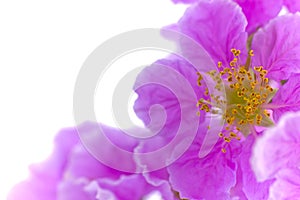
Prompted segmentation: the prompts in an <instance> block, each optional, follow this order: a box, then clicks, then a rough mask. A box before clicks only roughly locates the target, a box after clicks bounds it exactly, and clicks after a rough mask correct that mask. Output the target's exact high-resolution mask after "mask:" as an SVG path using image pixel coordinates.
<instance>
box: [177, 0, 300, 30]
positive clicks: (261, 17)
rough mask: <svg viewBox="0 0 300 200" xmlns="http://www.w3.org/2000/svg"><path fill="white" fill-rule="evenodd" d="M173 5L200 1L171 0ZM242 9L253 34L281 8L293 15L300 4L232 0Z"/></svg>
mask: <svg viewBox="0 0 300 200" xmlns="http://www.w3.org/2000/svg"><path fill="white" fill-rule="evenodd" d="M172 1H173V2H174V3H186V4H191V3H196V2H200V1H201V0H172ZM202 1H203V0H202ZM233 1H235V2H236V3H238V4H239V6H240V7H241V8H242V10H243V13H244V15H245V16H246V18H247V21H248V25H247V28H246V30H247V32H249V33H253V32H255V31H256V30H257V29H258V28H260V27H262V26H264V25H265V24H267V23H268V22H269V21H270V20H271V19H273V18H275V17H276V16H277V15H278V14H279V12H280V11H281V9H282V8H283V6H286V7H287V8H288V10H289V11H290V12H292V13H295V12H297V11H299V10H300V2H299V1H297V0H233ZM258 13H259V14H258Z"/></svg>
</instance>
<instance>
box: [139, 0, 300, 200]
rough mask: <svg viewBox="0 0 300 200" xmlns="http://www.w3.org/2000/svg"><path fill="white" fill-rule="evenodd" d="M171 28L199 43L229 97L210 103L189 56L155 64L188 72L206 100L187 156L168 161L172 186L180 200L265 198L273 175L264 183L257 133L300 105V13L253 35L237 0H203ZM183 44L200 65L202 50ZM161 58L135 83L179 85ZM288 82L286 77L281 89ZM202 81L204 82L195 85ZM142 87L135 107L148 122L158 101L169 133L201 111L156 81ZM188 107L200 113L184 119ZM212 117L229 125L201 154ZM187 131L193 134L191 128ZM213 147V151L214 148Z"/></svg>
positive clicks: (277, 21)
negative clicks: (255, 157)
mask: <svg viewBox="0 0 300 200" xmlns="http://www.w3.org/2000/svg"><path fill="white" fill-rule="evenodd" d="M253 12H255V10H254V11H253ZM256 15H258V14H257V13H256ZM173 27H175V29H176V30H177V31H179V32H181V33H183V34H185V35H186V36H189V37H190V38H192V39H194V40H195V41H196V42H198V44H200V45H201V46H202V47H203V48H204V49H205V50H206V52H207V53H208V54H209V55H210V57H211V59H212V61H213V62H214V63H215V65H216V66H218V67H219V68H218V69H219V70H216V71H210V70H211V69H206V70H205V68H203V71H204V72H208V73H209V74H210V75H209V76H210V77H211V79H213V80H214V81H212V83H213V84H214V85H213V87H214V86H215V89H216V90H217V88H218V87H221V86H222V85H221V84H219V83H218V82H219V81H220V82H223V84H224V85H225V86H224V87H225V92H226V98H225V99H224V97H222V96H217V97H216V96H214V97H212V96H210V98H211V99H213V100H214V102H215V103H212V102H213V101H211V102H210V98H209V95H208V94H206V95H205V93H206V92H205V82H202V83H201V79H202V78H201V76H198V77H197V76H196V71H195V68H194V67H193V66H192V65H191V64H189V63H188V62H186V61H184V58H180V57H178V56H175V55H172V56H171V57H168V58H166V59H164V60H160V61H158V62H157V63H159V64H163V65H165V66H168V67H170V68H171V69H173V70H175V71H177V72H179V73H180V74H182V75H183V76H184V77H185V78H186V79H187V80H188V81H189V82H190V84H191V86H192V88H194V90H195V93H196V94H197V95H198V97H199V98H200V100H199V102H198V106H199V107H200V118H199V119H198V120H199V124H200V128H199V129H198V134H197V137H196V139H195V141H194V142H193V144H192V146H191V147H190V148H189V149H188V150H187V151H186V152H185V153H184V154H183V155H182V156H181V158H180V159H178V160H177V161H176V162H175V163H173V164H172V165H170V166H168V172H169V174H170V179H169V180H170V183H171V185H172V188H173V189H174V190H176V191H178V192H179V194H180V197H181V198H187V199H230V198H234V197H239V198H241V199H243V198H244V199H267V197H268V189H269V186H270V184H272V182H273V180H267V181H265V182H263V183H259V182H258V181H257V180H256V178H255V176H254V173H253V170H252V169H251V166H250V160H249V158H250V155H251V149H252V145H253V143H254V139H255V137H256V136H259V135H261V134H264V133H263V131H264V130H265V129H267V128H268V127H270V126H272V125H273V124H274V121H273V120H274V119H275V121H276V120H277V119H278V118H279V117H280V116H281V115H282V114H283V113H285V112H288V111H291V110H299V109H300V107H299V103H300V98H299V96H298V93H299V91H298V90H299V89H298V84H297V81H296V80H297V76H299V75H297V73H299V71H300V68H299V66H300V59H299V58H300V55H299V52H300V51H299V48H300V45H299V44H300V34H299V33H298V31H297V30H298V29H299V28H300V16H299V15H297V14H295V15H293V14H288V15H285V16H281V17H277V18H275V19H273V20H271V21H270V22H269V23H268V24H267V25H266V26H264V27H262V28H261V29H259V30H258V31H257V32H256V33H255V34H254V35H253V38H249V37H248V34H247V31H246V27H247V20H246V17H245V15H244V13H243V12H242V9H241V7H240V6H239V5H238V4H236V3H234V2H232V1H226V0H214V1H198V2H197V3H195V4H193V5H191V7H190V8H188V9H187V11H186V13H185V14H184V16H183V17H182V18H181V19H180V20H179V22H178V24H177V25H175V26H173ZM172 39H174V38H172ZM177 39H178V38H177ZM178 43H179V45H180V47H181V49H182V51H183V53H184V55H185V56H186V58H188V59H190V60H197V61H198V62H199V63H201V57H199V52H198V51H195V50H194V49H193V47H192V46H189V45H187V44H186V43H185V41H184V40H183V39H180V38H179V40H178ZM247 45H248V46H247ZM247 48H251V49H252V50H251V51H250V50H247ZM198 57H199V59H198ZM204 62H206V61H205V60H203V63H204ZM157 63H155V64H154V65H153V66H150V67H148V68H146V69H145V70H144V71H143V72H142V73H141V74H140V76H139V77H138V78H137V82H139V80H140V79H142V80H144V81H145V80H146V81H147V82H151V80H152V79H153V77H160V78H161V79H164V80H166V81H169V82H174V87H178V85H177V82H176V80H177V78H176V77H169V76H168V75H167V74H166V75H162V74H161V73H160V70H159V68H158V67H157V66H156V65H157ZM154 66H156V67H154ZM260 66H263V67H260ZM199 80H200V84H199ZM282 80H287V83H285V85H283V86H282V85H281V81H282ZM197 81H198V84H199V85H200V87H199V86H197V85H195V83H197ZM210 84H211V82H210ZM275 85H276V87H278V88H275V87H274V86H275ZM243 88H245V89H243ZM277 89H278V90H277ZM182 90H183V91H184V88H182ZM136 92H137V93H138V95H139V98H138V99H137V101H136V104H135V110H136V112H137V114H138V116H140V117H141V119H142V120H144V122H145V124H146V125H147V124H148V123H149V116H148V110H149V108H150V107H151V106H152V105H154V104H160V105H163V106H164V107H165V108H166V112H167V113H168V115H167V116H168V120H167V123H166V125H165V127H164V128H163V131H162V132H163V133H165V135H172V134H175V133H176V127H177V126H178V124H179V123H180V120H195V115H196V111H197V110H196V108H195V101H193V100H191V99H186V101H184V102H181V103H180V105H179V104H178V103H177V102H176V97H175V96H174V95H173V94H172V93H171V92H170V91H168V89H167V88H162V87H159V86H158V85H151V84H150V85H148V86H147V87H143V88H139V89H137V90H136ZM199 92H200V93H199ZM284 94H290V95H289V96H285V95H284ZM274 95H275V96H274ZM222 98H223V99H222ZM221 100H222V101H221ZM271 100H272V101H271ZM182 107H183V108H186V110H185V111H186V112H188V113H191V114H190V115H191V116H193V115H192V113H193V112H194V113H195V114H194V116H193V117H191V118H189V119H181V115H180V112H179V111H180V108H182ZM204 111H206V112H207V113H205V112H204ZM272 113H273V115H274V117H275V118H274V119H273V116H272ZM212 114H214V115H216V114H217V115H219V116H222V117H223V119H224V120H225V127H224V128H223V130H221V132H220V134H219V136H220V138H219V139H217V142H216V144H215V145H214V148H213V149H212V151H211V152H210V153H208V154H205V155H204V156H199V150H200V148H201V147H203V146H204V147H205V145H206V143H207V141H206V140H205V134H206V132H207V125H208V124H207V123H203V116H207V118H209V115H212ZM210 128H212V127H210ZM186 130H187V135H188V130H189V127H188V126H187V127H186ZM252 134H253V135H252ZM210 137H216V136H210ZM217 137H218V136H217ZM205 148H206V147H205ZM207 148H208V150H209V148H210V147H207ZM221 151H223V152H225V151H226V153H222V152H221Z"/></svg>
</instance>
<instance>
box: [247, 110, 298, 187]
mask: <svg viewBox="0 0 300 200" xmlns="http://www.w3.org/2000/svg"><path fill="white" fill-rule="evenodd" d="M299 121H300V112H298V113H288V114H286V115H284V116H283V117H282V118H281V119H280V121H279V123H278V124H277V125H276V126H275V127H274V128H270V129H268V130H266V131H265V132H264V134H263V136H262V137H261V138H258V139H257V141H256V143H255V145H254V149H253V155H252V158H251V164H252V168H253V170H254V172H255V174H256V177H257V178H258V180H260V181H262V180H266V179H270V178H273V177H275V175H276V173H277V172H278V171H280V170H281V169H284V168H287V167H295V166H298V164H299V162H300V158H299V155H300V123H299Z"/></svg>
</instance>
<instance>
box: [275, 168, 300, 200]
mask: <svg viewBox="0 0 300 200" xmlns="http://www.w3.org/2000/svg"><path fill="white" fill-rule="evenodd" d="M270 199H276V200H298V199H300V170H299V169H298V168H291V169H284V170H281V171H280V172H279V173H278V174H277V175H276V181H275V183H274V184H273V185H272V186H271V187H270Z"/></svg>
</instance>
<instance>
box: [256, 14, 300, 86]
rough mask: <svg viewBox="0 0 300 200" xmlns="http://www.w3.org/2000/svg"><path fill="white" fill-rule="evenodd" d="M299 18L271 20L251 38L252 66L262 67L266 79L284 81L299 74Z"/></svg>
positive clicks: (288, 17)
mask: <svg viewBox="0 0 300 200" xmlns="http://www.w3.org/2000/svg"><path fill="white" fill-rule="evenodd" d="M299 29H300V16H299V15H297V14H295V15H292V14H290V15H285V16H281V17H278V18H276V19H274V20H272V21H271V22H270V23H269V24H267V25H266V26H265V27H264V28H262V29H260V30H259V31H257V33H256V34H255V35H254V37H253V42H252V49H253V50H254V54H255V56H254V57H253V65H254V66H261V65H262V66H263V67H264V68H265V69H266V70H268V77H269V78H271V79H274V80H276V81H281V80H286V79H288V78H289V77H290V75H291V74H292V73H299V72H300V34H299Z"/></svg>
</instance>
